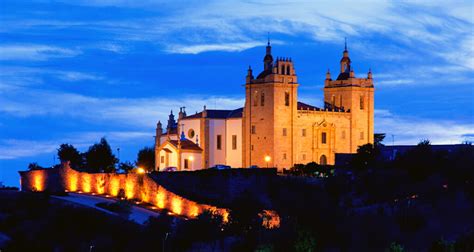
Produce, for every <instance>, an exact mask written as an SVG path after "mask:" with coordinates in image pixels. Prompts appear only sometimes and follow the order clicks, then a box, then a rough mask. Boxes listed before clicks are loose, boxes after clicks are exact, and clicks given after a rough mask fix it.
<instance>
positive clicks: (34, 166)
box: [28, 162, 44, 171]
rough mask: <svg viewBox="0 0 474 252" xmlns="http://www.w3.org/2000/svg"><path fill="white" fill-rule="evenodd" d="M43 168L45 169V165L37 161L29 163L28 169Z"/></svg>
mask: <svg viewBox="0 0 474 252" xmlns="http://www.w3.org/2000/svg"><path fill="white" fill-rule="evenodd" d="M41 169H44V167H42V166H40V165H39V164H38V163H36V162H34V163H29V164H28V170H30V171H32V170H41Z"/></svg>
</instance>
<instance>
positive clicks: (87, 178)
mask: <svg viewBox="0 0 474 252" xmlns="http://www.w3.org/2000/svg"><path fill="white" fill-rule="evenodd" d="M91 188H92V185H91V175H89V174H87V173H84V174H83V175H82V191H84V192H86V193H88V192H91Z"/></svg>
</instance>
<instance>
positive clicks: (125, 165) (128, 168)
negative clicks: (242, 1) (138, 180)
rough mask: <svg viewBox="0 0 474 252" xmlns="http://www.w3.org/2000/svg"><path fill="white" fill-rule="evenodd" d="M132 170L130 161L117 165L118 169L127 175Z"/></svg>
mask: <svg viewBox="0 0 474 252" xmlns="http://www.w3.org/2000/svg"><path fill="white" fill-rule="evenodd" d="M133 168H135V166H134V165H133V164H132V163H131V162H130V161H126V162H121V163H120V164H119V169H120V170H122V171H124V172H127V173H128V172H129V171H131V170H133Z"/></svg>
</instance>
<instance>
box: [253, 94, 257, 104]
mask: <svg viewBox="0 0 474 252" xmlns="http://www.w3.org/2000/svg"><path fill="white" fill-rule="evenodd" d="M253 106H255V107H256V106H258V93H257V91H255V95H254V96H253Z"/></svg>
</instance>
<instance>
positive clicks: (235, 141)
mask: <svg viewBox="0 0 474 252" xmlns="http://www.w3.org/2000/svg"><path fill="white" fill-rule="evenodd" d="M232 149H233V150H237V135H232Z"/></svg>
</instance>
